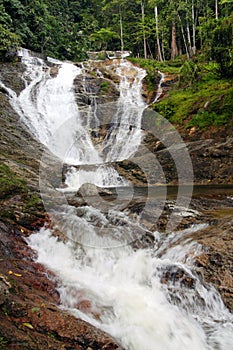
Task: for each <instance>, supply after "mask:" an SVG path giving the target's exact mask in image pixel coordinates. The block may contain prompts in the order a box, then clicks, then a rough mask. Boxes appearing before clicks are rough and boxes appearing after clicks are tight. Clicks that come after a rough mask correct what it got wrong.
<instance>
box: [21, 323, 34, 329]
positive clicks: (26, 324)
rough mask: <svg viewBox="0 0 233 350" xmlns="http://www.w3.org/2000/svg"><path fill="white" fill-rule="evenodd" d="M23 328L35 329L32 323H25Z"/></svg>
mask: <svg viewBox="0 0 233 350" xmlns="http://www.w3.org/2000/svg"><path fill="white" fill-rule="evenodd" d="M23 326H25V327H27V328H30V329H34V327H33V325H31V323H28V322H24V323H23Z"/></svg>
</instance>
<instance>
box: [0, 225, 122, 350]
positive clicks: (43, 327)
mask: <svg viewBox="0 0 233 350" xmlns="http://www.w3.org/2000/svg"><path fill="white" fill-rule="evenodd" d="M18 232H21V231H20V230H16V228H15V227H14V226H9V225H6V224H2V223H0V248H1V249H0V265H1V275H0V335H1V338H2V339H4V341H5V344H6V348H7V349H9V350H11V349H12V350H13V349H14V350H15V349H33V350H34V349H35V350H36V349H38V348H39V349H41V350H43V349H44V350H47V349H54V350H57V349H67V348H72V349H87V348H88V346H89V347H91V348H93V349H108V350H113V349H118V350H120V349H122V347H121V346H120V345H119V344H117V342H116V341H115V340H114V339H112V338H111V337H110V336H109V335H107V334H106V333H104V332H102V331H100V330H98V329H96V328H95V327H93V326H91V325H90V324H88V323H86V322H84V321H82V320H80V319H77V318H75V317H74V316H72V315H70V314H69V313H67V312H66V311H64V310H61V309H59V307H58V305H59V294H58V293H57V291H56V284H57V282H58V281H56V279H55V276H54V275H53V274H52V273H51V272H50V271H47V270H46V269H45V268H44V267H43V266H41V265H40V264H37V263H35V262H34V261H33V260H34V259H33V258H34V253H33V251H32V250H31V249H30V248H29V247H28V245H27V244H26V242H25V239H24V234H25V233H22V232H21V235H18ZM27 234H28V233H27ZM6 246H7V247H8V249H10V250H11V255H10V256H9V255H8V254H7V255H6V252H7V250H6V248H5V247H6Z"/></svg>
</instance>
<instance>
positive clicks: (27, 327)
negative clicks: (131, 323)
mask: <svg viewBox="0 0 233 350" xmlns="http://www.w3.org/2000/svg"><path fill="white" fill-rule="evenodd" d="M23 70H24V67H23V65H22V64H21V63H17V64H11V63H6V64H0V75H1V79H2V80H3V81H4V83H5V84H6V85H7V86H9V87H11V88H12V89H14V90H15V91H17V93H19V92H20V91H21V90H22V88H23V87H24V83H23V81H22V80H21V74H22V72H23ZM0 112H1V118H0V130H1V138H0V175H1V176H0V204H1V212H0V265H1V273H0V340H1V341H0V347H1V349H9V350H10V349H12V350H13V349H14V350H17V349H22V350H26V349H35V350H36V349H40V350H43V349H44V350H47V349H54V350H57V349H68V348H69V349H89V350H91V349H108V350H112V349H122V348H121V347H120V346H119V345H118V344H117V342H116V341H115V340H114V339H112V338H111V337H110V336H108V335H107V334H105V333H104V332H102V331H100V330H98V329H96V328H95V327H93V326H91V325H89V324H88V323H86V322H84V321H82V320H79V319H76V318H75V317H73V316H71V315H69V314H67V313H66V312H65V311H62V310H60V309H59V307H58V305H59V295H58V294H57V292H56V282H51V277H52V275H51V274H50V272H48V271H46V270H45V268H44V267H42V266H41V265H39V264H36V263H34V262H33V257H34V253H33V252H32V251H31V249H29V247H28V246H27V244H26V242H25V240H24V237H26V236H27V235H29V234H31V233H32V232H33V231H34V230H37V229H38V228H40V227H41V226H43V225H44V224H45V223H46V222H47V223H49V218H48V217H47V214H46V212H45V210H44V207H43V203H42V200H41V198H40V194H39V167H40V165H41V164H40V163H41V155H42V153H43V151H44V147H43V146H42V145H41V144H40V143H39V142H37V140H35V139H34V138H33V137H32V136H31V134H30V133H29V132H28V131H27V129H26V128H25V126H24V125H22V123H21V122H20V120H19V116H18V115H17V114H16V113H15V112H14V111H13V109H12V107H11V106H10V104H9V99H8V94H7V91H5V90H4V89H2V90H1V91H0ZM54 170H55V169H52V170H51V169H50V170H49V171H54ZM82 307H83V306H82Z"/></svg>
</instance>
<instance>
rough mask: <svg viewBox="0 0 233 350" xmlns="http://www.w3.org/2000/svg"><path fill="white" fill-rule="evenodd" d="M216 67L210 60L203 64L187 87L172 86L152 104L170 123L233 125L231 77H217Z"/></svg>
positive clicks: (188, 126) (186, 125)
mask: <svg viewBox="0 0 233 350" xmlns="http://www.w3.org/2000/svg"><path fill="white" fill-rule="evenodd" d="M211 67H212V70H211ZM215 67H216V66H215V65H213V64H211V65H203V67H202V70H201V71H202V75H201V76H200V77H199V80H197V81H196V82H194V83H193V84H192V85H191V86H189V87H186V86H185V87H183V86H181V85H179V86H175V88H174V89H173V90H172V91H170V92H169V94H167V96H165V97H164V98H163V99H162V100H161V101H160V102H159V103H156V104H155V105H154V109H155V110H156V111H157V112H159V113H161V114H162V116H163V117H165V118H167V119H168V120H169V121H171V122H172V123H175V124H179V125H185V127H186V128H190V127H192V126H195V127H197V128H200V129H204V128H207V127H209V126H211V125H212V126H215V127H218V126H221V125H232V123H233V87H232V81H228V80H225V79H221V80H220V79H219V78H218V77H217V76H216V73H215Z"/></svg>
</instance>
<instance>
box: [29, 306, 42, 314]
mask: <svg viewBox="0 0 233 350" xmlns="http://www.w3.org/2000/svg"><path fill="white" fill-rule="evenodd" d="M37 311H40V307H33V308H32V309H31V312H32V313H33V312H37Z"/></svg>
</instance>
